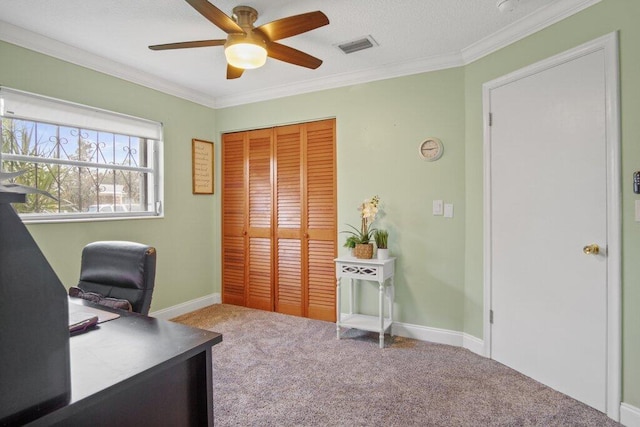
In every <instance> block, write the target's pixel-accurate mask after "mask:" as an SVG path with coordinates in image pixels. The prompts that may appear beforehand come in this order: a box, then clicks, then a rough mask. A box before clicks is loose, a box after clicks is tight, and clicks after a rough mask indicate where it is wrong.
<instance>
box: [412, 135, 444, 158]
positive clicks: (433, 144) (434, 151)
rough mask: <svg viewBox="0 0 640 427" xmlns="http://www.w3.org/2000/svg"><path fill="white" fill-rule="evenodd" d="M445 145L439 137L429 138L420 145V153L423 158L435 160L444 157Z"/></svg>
mask: <svg viewBox="0 0 640 427" xmlns="http://www.w3.org/2000/svg"><path fill="white" fill-rule="evenodd" d="M443 152H444V146H443V145H442V141H440V140H439V139H438V138H427V139H425V140H424V141H422V142H421V143H420V145H419V146H418V154H420V157H421V158H422V159H423V160H426V161H429V162H433V161H434V160H438V159H439V158H440V157H442V153H443Z"/></svg>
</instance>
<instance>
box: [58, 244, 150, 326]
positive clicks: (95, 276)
mask: <svg viewBox="0 0 640 427" xmlns="http://www.w3.org/2000/svg"><path fill="white" fill-rule="evenodd" d="M155 278H156V250H155V248H153V247H151V246H147V245H143V244H141V243H134V242H124V241H104V242H93V243H90V244H88V245H87V246H85V247H84V249H83V250H82V264H81V267H80V281H79V283H78V286H77V288H71V289H69V295H71V296H78V297H81V298H84V299H87V300H90V301H94V302H97V303H98V304H103V305H106V306H110V307H119V306H118V305H117V304H116V305H114V301H116V300H126V301H128V302H129V303H130V304H131V309H132V311H135V312H137V313H141V314H144V315H147V314H148V313H149V307H151V297H152V294H153V287H154V285H155ZM99 297H102V298H99Z"/></svg>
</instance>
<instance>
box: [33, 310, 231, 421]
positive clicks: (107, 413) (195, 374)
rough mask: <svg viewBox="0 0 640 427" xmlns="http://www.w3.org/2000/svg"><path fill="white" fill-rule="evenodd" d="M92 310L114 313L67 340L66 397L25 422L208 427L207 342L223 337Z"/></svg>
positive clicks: (210, 396) (210, 409)
mask: <svg viewBox="0 0 640 427" xmlns="http://www.w3.org/2000/svg"><path fill="white" fill-rule="evenodd" d="M80 301H81V300H80ZM72 303H73V302H70V304H72ZM82 303H86V301H82ZM86 305H91V304H90V303H86ZM95 307H96V308H100V309H101V310H105V311H115V312H118V313H120V317H119V318H117V319H114V320H110V321H108V322H105V323H101V324H99V325H98V327H97V328H96V329H95V330H90V331H88V332H86V333H83V334H80V335H76V336H73V337H71V340H70V347H71V401H70V402H69V404H68V405H66V406H64V407H62V408H60V409H58V410H56V411H54V412H51V413H49V414H47V415H45V416H43V417H41V418H38V419H37V420H35V421H33V422H32V423H31V424H29V425H30V426H53V425H60V426H62V425H64V426H65V427H66V426H88V425H91V426H118V427H121V426H212V425H213V389H212V380H211V347H212V346H214V345H216V344H218V343H220V342H221V341H222V335H221V334H218V333H215V332H210V331H205V330H202V329H196V328H191V327H188V326H185V325H180V324H177V323H173V322H169V321H165V320H159V319H155V318H152V317H147V316H142V315H138V314H135V313H127V312H123V311H120V310H109V309H107V308H104V307H98V306H95ZM25 357H28V356H27V355H25ZM43 381H46V378H43Z"/></svg>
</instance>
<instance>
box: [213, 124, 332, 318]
mask: <svg viewBox="0 0 640 427" xmlns="http://www.w3.org/2000/svg"><path fill="white" fill-rule="evenodd" d="M238 139H242V140H243V144H244V146H243V148H244V150H245V153H244V157H243V160H244V161H245V163H244V164H245V167H246V169H243V174H244V199H242V197H240V196H239V195H237V194H236V193H235V189H236V186H235V185H234V184H231V182H234V183H237V182H238V178H237V170H238V167H234V161H235V160H236V157H235V156H233V155H232V154H231V153H235V152H236V151H237V150H233V149H231V148H226V147H225V144H226V143H227V141H229V143H230V145H234V143H235V141H236V140H238ZM267 152H269V156H268V157H267ZM227 153H228V154H229V155H228V157H229V160H231V161H232V162H231V163H230V164H229V165H227V164H226V163H224V162H225V161H226V158H227ZM222 160H223V195H222V200H223V219H222V223H223V251H222V253H223V285H222V299H223V302H225V303H230V304H238V305H245V306H248V307H255V308H261V309H265V310H274V311H278V312H281V313H287V314H293V315H297V316H304V317H311V318H315V319H322V320H329V321H335V269H334V263H333V259H334V258H335V256H336V254H337V248H336V238H337V235H336V206H335V201H336V179H335V120H333V119H331V120H323V121H319V122H311V123H304V124H299V125H291V126H282V127H277V128H273V129H265V130H259V131H251V132H243V133H237V134H226V135H223V159H222ZM267 160H268V161H267ZM227 170H229V172H230V175H229V176H227ZM227 179H229V180H230V184H229V185H227ZM267 183H269V184H267ZM227 189H229V190H230V194H229V195H226V194H225V193H224V192H225V191H227ZM241 200H242V202H244V203H245V211H244V214H243V219H244V228H243V229H242V230H240V231H239V233H238V232H237V231H236V225H237V223H238V221H239V216H238V215H236V209H235V207H236V206H239V205H240V203H242V202H241ZM228 204H229V205H230V206H227V205H228ZM228 214H230V217H229V218H227V215H228ZM234 215H235V216H234ZM269 222H270V224H271V226H270V227H268V226H267V223H269ZM227 225H229V226H227ZM243 232H244V233H245V234H244V235H243ZM237 236H243V240H244V244H245V246H244V249H245V251H244V253H243V255H242V256H239V255H236V253H235V248H237V247H238V245H237V241H236V237H237ZM227 242H228V243H229V248H227ZM236 259H237V260H244V264H243V265H244V266H245V269H246V270H245V275H244V282H243V284H242V286H240V285H238V283H237V278H238V277H240V275H239V273H238V272H239V268H238V267H236V263H239V261H236ZM239 290H240V291H242V292H243V296H244V299H242V300H239V299H238V298H236V293H237V292H239Z"/></svg>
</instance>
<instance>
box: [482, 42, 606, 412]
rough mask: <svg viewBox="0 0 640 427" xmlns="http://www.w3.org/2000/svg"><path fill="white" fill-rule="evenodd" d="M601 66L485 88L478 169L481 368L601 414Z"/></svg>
mask: <svg viewBox="0 0 640 427" xmlns="http://www.w3.org/2000/svg"><path fill="white" fill-rule="evenodd" d="M604 64H605V52H604V50H602V49H600V50H593V51H590V52H588V53H585V54H583V55H578V56H576V57H573V58H571V59H570V60H563V61H560V62H559V63H554V64H551V65H548V66H546V67H542V68H541V69H539V70H535V71H534V72H528V73H522V74H521V75H519V76H517V77H516V78H513V79H510V80H509V81H507V82H505V83H504V84H500V85H495V86H494V87H492V88H491V89H490V90H489V95H488V96H489V108H490V111H491V117H492V119H491V120H492V123H491V126H490V127H489V128H488V136H489V143H490V146H489V149H488V153H487V154H488V155H487V157H486V158H485V161H486V163H487V165H488V171H487V173H486V175H485V176H486V177H487V178H488V181H489V184H488V185H489V197H488V206H486V207H487V208H488V210H487V212H486V214H487V215H488V229H489V230H490V232H489V235H488V243H489V244H488V248H489V249H488V253H487V255H488V262H489V265H488V266H487V268H488V269H489V271H490V278H489V280H490V289H491V290H490V309H491V310H492V313H491V314H492V318H493V320H492V323H490V354H491V357H492V358H493V359H495V360H497V361H499V362H501V363H504V364H505V365H507V366H510V367H512V368H514V369H516V370H518V371H520V372H522V373H524V374H525V375H527V376H530V377H532V378H534V379H536V380H538V381H540V382H542V383H544V384H546V385H549V386H551V387H552V388H554V389H556V390H558V391H561V392H563V393H565V394H568V395H569V396H572V397H574V398H576V399H578V400H580V401H582V402H584V403H586V404H588V405H590V406H592V407H594V408H596V409H599V410H601V411H607V397H608V396H607V390H608V388H607V381H608V379H607V375H608V366H609V365H608V357H609V351H608V350H609V349H608V345H609V344H608V343H609V341H608V327H609V324H608V322H609V316H608V315H609V313H608V309H609V308H608V297H609V295H610V294H609V284H608V280H609V271H608V267H609V262H608V259H607V257H608V255H610V254H608V249H609V244H610V242H609V241H608V240H609V238H610V233H609V231H610V230H609V220H610V218H608V215H609V213H610V212H613V211H612V210H611V209H610V207H609V205H610V203H611V201H612V200H613V199H612V198H611V196H610V194H608V191H610V188H611V187H610V182H611V179H612V178H611V175H612V174H611V169H610V165H609V161H610V153H609V149H608V143H607V141H608V140H607V138H608V135H607V130H608V121H607V120H608V119H607V117H608V114H609V111H608V110H607V108H608V105H607V75H606V71H605V68H606V67H605V66H604ZM485 94H486V93H485ZM486 224H487V223H486ZM616 244H617V243H616ZM588 245H597V247H599V250H600V252H599V253H598V254H593V253H592V254H585V252H584V251H583V248H584V247H585V246H588ZM594 247H595V246H594Z"/></svg>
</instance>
